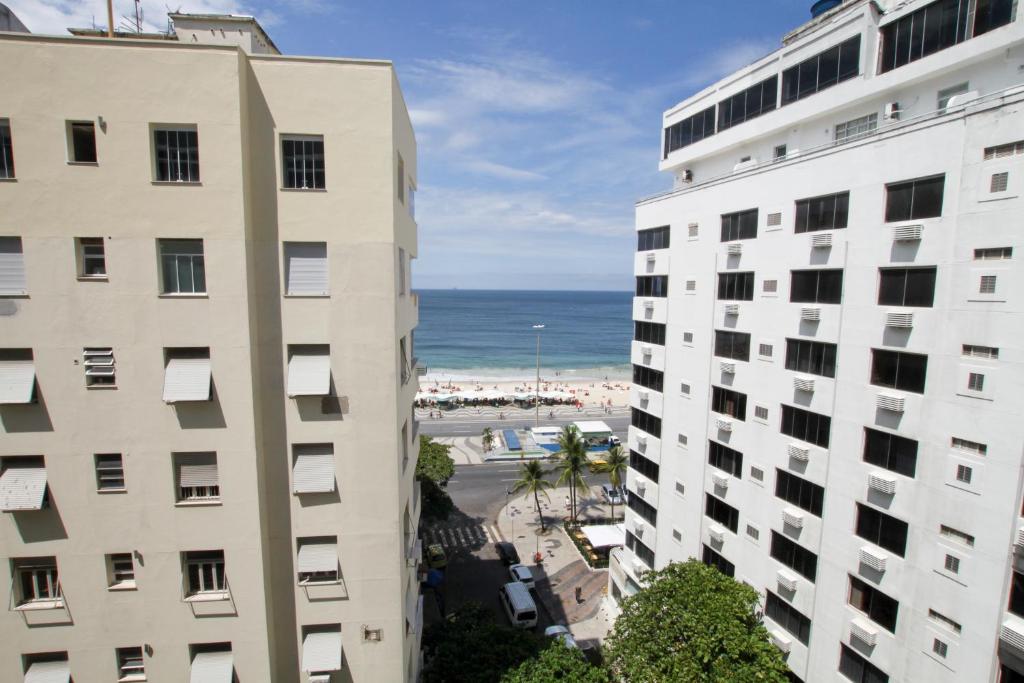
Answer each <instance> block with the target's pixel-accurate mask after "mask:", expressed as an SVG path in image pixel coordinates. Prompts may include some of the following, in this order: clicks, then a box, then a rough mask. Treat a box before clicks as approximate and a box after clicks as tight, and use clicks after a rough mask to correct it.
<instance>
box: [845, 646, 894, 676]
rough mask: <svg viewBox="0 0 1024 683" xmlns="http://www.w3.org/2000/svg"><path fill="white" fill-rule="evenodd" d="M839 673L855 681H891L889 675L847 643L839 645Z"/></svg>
mask: <svg viewBox="0 0 1024 683" xmlns="http://www.w3.org/2000/svg"><path fill="white" fill-rule="evenodd" d="M839 647H840V648H841V649H840V652H839V673H841V674H842V675H843V676H844V677H845V678H847V679H848V680H851V681H853V682H854V683H889V676H888V675H886V673H885V672H884V671H882V670H881V669H879V668H878V667H876V666H875V665H874V664H872V663H871V662H869V661H868V660H866V659H864V658H863V657H861V656H860V655H859V654H857V653H856V652H855V651H854V650H852V649H851V648H849V647H847V646H846V645H840V646H839Z"/></svg>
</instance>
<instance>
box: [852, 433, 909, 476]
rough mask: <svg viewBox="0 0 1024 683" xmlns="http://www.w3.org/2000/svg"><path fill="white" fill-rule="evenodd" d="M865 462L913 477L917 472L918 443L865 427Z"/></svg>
mask: <svg viewBox="0 0 1024 683" xmlns="http://www.w3.org/2000/svg"><path fill="white" fill-rule="evenodd" d="M864 462H866V463H869V464H871V465H877V466H878V467H884V468H885V469H887V470H889V471H891V472H896V473H897V474H902V475H903V476H905V477H913V476H914V473H915V471H916V470H917V441H914V440H913V439H907V438H905V437H902V436H896V435H895V434H887V433H886V432H880V431H878V430H876V429H871V428H868V427H865V428H864Z"/></svg>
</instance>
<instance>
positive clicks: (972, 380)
mask: <svg viewBox="0 0 1024 683" xmlns="http://www.w3.org/2000/svg"><path fill="white" fill-rule="evenodd" d="M967 389H968V390H969V391H985V375H983V374H981V373H980V372H972V373H969V374H968V375H967Z"/></svg>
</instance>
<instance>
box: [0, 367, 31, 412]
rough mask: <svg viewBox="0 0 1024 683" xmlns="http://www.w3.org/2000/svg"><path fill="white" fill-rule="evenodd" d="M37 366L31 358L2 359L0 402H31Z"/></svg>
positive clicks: (0, 368)
mask: <svg viewBox="0 0 1024 683" xmlns="http://www.w3.org/2000/svg"><path fill="white" fill-rule="evenodd" d="M35 388H36V366H35V363H34V362H33V361H31V360H0V403H31V402H32V397H33V395H34V394H35Z"/></svg>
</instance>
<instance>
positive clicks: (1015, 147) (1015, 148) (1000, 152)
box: [0, 121, 1024, 160]
mask: <svg viewBox="0 0 1024 683" xmlns="http://www.w3.org/2000/svg"><path fill="white" fill-rule="evenodd" d="M2 125H3V122H2V121H0V126H2ZM1016 154H1024V140H1020V141H1018V142H1009V143H1007V144H1005V145H996V146H995V147H986V148H985V159H986V160H989V159H1002V158H1004V157H1012V156H1014V155H1016Z"/></svg>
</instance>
